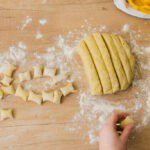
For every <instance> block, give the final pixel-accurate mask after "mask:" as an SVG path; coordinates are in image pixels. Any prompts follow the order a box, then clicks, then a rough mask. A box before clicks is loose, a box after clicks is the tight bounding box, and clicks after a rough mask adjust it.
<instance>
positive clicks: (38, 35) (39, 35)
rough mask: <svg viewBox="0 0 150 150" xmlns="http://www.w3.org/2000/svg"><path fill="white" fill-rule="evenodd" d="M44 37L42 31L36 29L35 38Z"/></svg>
mask: <svg viewBox="0 0 150 150" xmlns="http://www.w3.org/2000/svg"><path fill="white" fill-rule="evenodd" d="M42 37H43V35H42V33H41V32H40V31H36V34H35V38H36V39H41V38H42Z"/></svg>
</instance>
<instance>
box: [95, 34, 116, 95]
mask: <svg viewBox="0 0 150 150" xmlns="http://www.w3.org/2000/svg"><path fill="white" fill-rule="evenodd" d="M93 36H94V38H95V40H96V43H97V46H98V48H99V50H100V52H101V54H102V57H103V60H104V62H105V65H106V68H107V70H108V74H109V77H110V80H111V84H112V91H113V93H115V92H116V91H118V90H119V81H118V79H117V76H116V73H115V70H114V67H113V64H112V61H111V57H110V55H109V51H108V49H107V47H106V45H105V42H104V40H103V38H102V37H101V35H100V33H94V34H93Z"/></svg>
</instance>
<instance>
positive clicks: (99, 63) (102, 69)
mask: <svg viewBox="0 0 150 150" xmlns="http://www.w3.org/2000/svg"><path fill="white" fill-rule="evenodd" d="M85 42H86V44H87V47H88V49H89V51H90V54H91V56H92V58H93V61H94V64H95V66H96V69H97V72H98V75H99V78H100V81H101V85H102V89H103V93H104V94H108V93H112V86H111V81H110V78H109V74H108V71H107V69H106V66H105V63H104V61H103V58H102V55H101V52H100V50H99V48H98V47H97V44H96V41H95V39H94V38H93V36H92V35H91V36H88V37H87V38H86V39H85Z"/></svg>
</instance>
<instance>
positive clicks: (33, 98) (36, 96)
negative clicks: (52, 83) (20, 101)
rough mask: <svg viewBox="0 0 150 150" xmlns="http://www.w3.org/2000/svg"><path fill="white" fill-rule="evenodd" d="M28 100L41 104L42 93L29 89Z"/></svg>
mask: <svg viewBox="0 0 150 150" xmlns="http://www.w3.org/2000/svg"><path fill="white" fill-rule="evenodd" d="M28 101H32V102H35V103H37V104H39V105H41V104H42V95H39V94H36V93H34V92H32V91H29V97H28Z"/></svg>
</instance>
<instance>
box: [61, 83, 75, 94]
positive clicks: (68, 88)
mask: <svg viewBox="0 0 150 150" xmlns="http://www.w3.org/2000/svg"><path fill="white" fill-rule="evenodd" d="M60 90H61V92H62V94H63V96H67V95H69V94H71V93H75V92H76V90H75V89H74V87H73V85H72V83H69V84H67V85H66V86H64V87H61V88H60Z"/></svg>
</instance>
